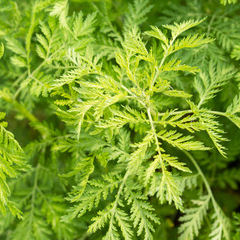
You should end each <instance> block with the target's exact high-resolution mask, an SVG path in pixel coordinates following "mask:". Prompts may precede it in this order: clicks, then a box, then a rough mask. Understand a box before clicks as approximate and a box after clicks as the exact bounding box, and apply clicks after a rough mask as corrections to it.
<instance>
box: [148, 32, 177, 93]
mask: <svg viewBox="0 0 240 240" xmlns="http://www.w3.org/2000/svg"><path fill="white" fill-rule="evenodd" d="M176 38H177V36H175V37H174V38H173V39H172V40H171V41H170V43H169V45H168V47H167V50H166V51H165V53H164V55H163V58H162V60H161V62H160V64H159V66H158V67H156V73H155V76H154V78H153V81H152V82H151V85H150V88H149V90H150V92H151V91H152V88H153V86H154V84H155V82H156V80H157V78H158V76H159V73H160V71H159V69H160V68H161V67H162V65H163V64H164V62H165V60H166V58H167V56H168V55H169V53H168V51H169V49H170V48H171V47H172V45H173V43H174V41H175V39H176Z"/></svg>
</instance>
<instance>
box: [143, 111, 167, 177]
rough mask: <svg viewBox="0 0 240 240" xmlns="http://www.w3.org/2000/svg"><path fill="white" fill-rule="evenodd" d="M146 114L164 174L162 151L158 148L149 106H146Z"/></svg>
mask: <svg viewBox="0 0 240 240" xmlns="http://www.w3.org/2000/svg"><path fill="white" fill-rule="evenodd" d="M147 114H148V118H149V122H150V125H151V129H152V131H153V135H154V139H155V143H156V145H157V152H158V155H159V159H160V163H161V168H162V172H163V174H164V172H165V166H164V164H163V159H162V153H161V150H160V147H159V141H158V137H157V133H156V129H155V126H154V123H153V119H152V115H151V109H150V107H148V108H147Z"/></svg>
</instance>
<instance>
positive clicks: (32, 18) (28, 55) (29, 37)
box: [26, 4, 36, 75]
mask: <svg viewBox="0 0 240 240" xmlns="http://www.w3.org/2000/svg"><path fill="white" fill-rule="evenodd" d="M35 18H36V8H35V4H34V5H33V9H32V15H31V24H30V27H29V29H28V33H27V36H26V51H27V68H28V75H30V72H31V69H30V47H31V39H32V34H33V31H34V25H35Z"/></svg>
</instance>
